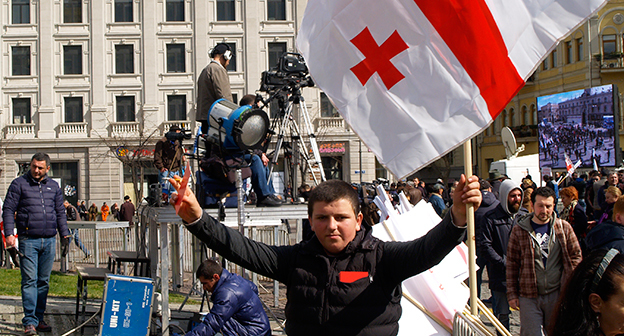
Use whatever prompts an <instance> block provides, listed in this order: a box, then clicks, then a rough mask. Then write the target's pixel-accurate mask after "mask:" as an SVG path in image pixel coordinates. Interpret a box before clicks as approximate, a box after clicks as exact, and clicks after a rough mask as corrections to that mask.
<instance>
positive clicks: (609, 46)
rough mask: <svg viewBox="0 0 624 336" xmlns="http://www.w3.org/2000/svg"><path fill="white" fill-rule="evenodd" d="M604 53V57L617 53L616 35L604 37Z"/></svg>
mask: <svg viewBox="0 0 624 336" xmlns="http://www.w3.org/2000/svg"><path fill="white" fill-rule="evenodd" d="M602 52H603V54H604V56H607V55H608V54H611V53H614V52H615V35H602Z"/></svg>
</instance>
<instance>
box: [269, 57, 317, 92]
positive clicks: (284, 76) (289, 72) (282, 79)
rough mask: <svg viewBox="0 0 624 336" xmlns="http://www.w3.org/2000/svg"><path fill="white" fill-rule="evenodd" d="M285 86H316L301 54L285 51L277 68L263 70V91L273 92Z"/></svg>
mask: <svg viewBox="0 0 624 336" xmlns="http://www.w3.org/2000/svg"><path fill="white" fill-rule="evenodd" d="M285 86H295V87H298V88H303V87H311V86H314V81H313V80H312V77H310V73H309V72H308V66H307V65H306V63H305V60H304V59H303V56H301V54H297V53H283V54H282V56H280V58H279V60H278V62H277V66H276V68H275V69H273V70H269V71H264V72H262V83H261V85H260V91H261V92H273V91H275V90H279V89H282V88H283V87H285Z"/></svg>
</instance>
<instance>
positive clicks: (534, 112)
mask: <svg viewBox="0 0 624 336" xmlns="http://www.w3.org/2000/svg"><path fill="white" fill-rule="evenodd" d="M531 116H532V118H531V125H537V124H538V121H537V110H536V109H535V104H531Z"/></svg>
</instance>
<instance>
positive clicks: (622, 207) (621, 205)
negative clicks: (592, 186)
mask: <svg viewBox="0 0 624 336" xmlns="http://www.w3.org/2000/svg"><path fill="white" fill-rule="evenodd" d="M616 214H624V196H620V197H618V199H617V201H615V204H613V220H614V221H615V215H616Z"/></svg>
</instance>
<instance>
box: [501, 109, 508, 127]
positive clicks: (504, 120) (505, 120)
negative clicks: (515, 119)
mask: <svg viewBox="0 0 624 336" xmlns="http://www.w3.org/2000/svg"><path fill="white" fill-rule="evenodd" d="M501 117H502V120H501V121H502V123H501V127H500V128H501V129H502V128H503V127H505V126H509V115H508V114H507V110H503V113H501Z"/></svg>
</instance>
